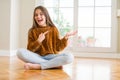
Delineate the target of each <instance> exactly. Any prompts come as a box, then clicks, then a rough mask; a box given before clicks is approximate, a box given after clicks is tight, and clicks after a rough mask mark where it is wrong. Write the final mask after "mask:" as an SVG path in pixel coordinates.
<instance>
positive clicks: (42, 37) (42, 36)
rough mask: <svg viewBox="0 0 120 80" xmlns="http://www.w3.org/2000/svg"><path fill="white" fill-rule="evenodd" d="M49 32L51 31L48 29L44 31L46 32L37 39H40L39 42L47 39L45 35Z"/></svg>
mask: <svg viewBox="0 0 120 80" xmlns="http://www.w3.org/2000/svg"><path fill="white" fill-rule="evenodd" d="M48 32H49V31H46V32H44V33H41V34H40V35H39V37H38V39H37V41H38V42H39V43H41V42H42V41H43V40H44V39H45V35H46V34H47V33H48Z"/></svg>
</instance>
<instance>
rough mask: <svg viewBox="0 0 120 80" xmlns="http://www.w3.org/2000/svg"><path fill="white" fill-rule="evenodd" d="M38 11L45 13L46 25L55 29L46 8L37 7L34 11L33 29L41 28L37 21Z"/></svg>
mask: <svg viewBox="0 0 120 80" xmlns="http://www.w3.org/2000/svg"><path fill="white" fill-rule="evenodd" d="M37 9H40V10H41V11H42V12H43V14H44V16H45V17H46V24H47V26H50V27H55V25H54V23H53V22H52V20H51V18H50V16H49V13H48V11H47V9H46V8H45V7H43V6H37V7H36V8H35V9H34V13H33V25H32V28H35V27H38V26H39V25H38V23H37V22H36V21H35V11H36V10H37Z"/></svg>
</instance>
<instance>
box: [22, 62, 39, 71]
mask: <svg viewBox="0 0 120 80" xmlns="http://www.w3.org/2000/svg"><path fill="white" fill-rule="evenodd" d="M24 68H25V70H37V69H41V67H40V65H39V64H32V63H26V64H25V65H24Z"/></svg>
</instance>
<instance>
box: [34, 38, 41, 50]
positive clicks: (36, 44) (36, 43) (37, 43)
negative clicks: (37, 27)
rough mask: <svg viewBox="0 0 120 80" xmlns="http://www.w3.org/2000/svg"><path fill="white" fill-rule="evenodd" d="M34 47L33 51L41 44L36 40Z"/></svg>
mask: <svg viewBox="0 0 120 80" xmlns="http://www.w3.org/2000/svg"><path fill="white" fill-rule="evenodd" d="M34 45H35V48H34V49H33V52H35V51H36V50H37V49H38V48H39V47H40V45H41V43H39V42H38V41H37V40H36V41H35V42H34Z"/></svg>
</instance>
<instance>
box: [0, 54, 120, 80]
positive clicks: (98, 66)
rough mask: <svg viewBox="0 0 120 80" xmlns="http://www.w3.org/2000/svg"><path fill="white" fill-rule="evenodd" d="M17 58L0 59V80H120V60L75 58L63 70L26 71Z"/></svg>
mask: <svg viewBox="0 0 120 80" xmlns="http://www.w3.org/2000/svg"><path fill="white" fill-rule="evenodd" d="M23 65H24V63H23V62H22V61H20V60H19V59H18V58H17V57H15V56H14V57H11V58H9V57H0V80H120V60H119V59H97V58H75V60H74V62H73V63H71V64H69V65H65V66H64V68H63V69H62V70H61V69H51V70H29V71H25V70H24V68H23Z"/></svg>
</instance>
